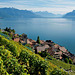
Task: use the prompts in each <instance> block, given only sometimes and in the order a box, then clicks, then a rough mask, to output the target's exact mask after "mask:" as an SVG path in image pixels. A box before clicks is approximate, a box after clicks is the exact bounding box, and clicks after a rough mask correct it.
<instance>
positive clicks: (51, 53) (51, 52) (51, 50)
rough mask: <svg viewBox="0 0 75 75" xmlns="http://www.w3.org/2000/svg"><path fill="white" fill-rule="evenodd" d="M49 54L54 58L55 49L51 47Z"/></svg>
mask: <svg viewBox="0 0 75 75" xmlns="http://www.w3.org/2000/svg"><path fill="white" fill-rule="evenodd" d="M47 53H49V54H50V55H51V56H53V55H54V53H55V52H54V51H53V49H52V48H51V47H50V48H48V49H47Z"/></svg>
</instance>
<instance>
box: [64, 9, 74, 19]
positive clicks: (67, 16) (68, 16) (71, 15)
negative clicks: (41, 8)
mask: <svg viewBox="0 0 75 75" xmlns="http://www.w3.org/2000/svg"><path fill="white" fill-rule="evenodd" d="M63 17H64V18H75V10H73V11H72V12H69V13H67V14H65V15H64V16H63Z"/></svg>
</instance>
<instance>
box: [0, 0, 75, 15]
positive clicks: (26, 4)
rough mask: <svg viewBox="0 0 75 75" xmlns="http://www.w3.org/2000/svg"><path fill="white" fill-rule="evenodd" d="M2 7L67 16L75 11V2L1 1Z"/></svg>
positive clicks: (63, 0)
mask: <svg viewBox="0 0 75 75" xmlns="http://www.w3.org/2000/svg"><path fill="white" fill-rule="evenodd" d="M0 7H14V8H18V9H28V10H33V11H48V12H52V13H56V14H65V13H67V12H69V11H72V10H74V9H75V1H74V0H0Z"/></svg>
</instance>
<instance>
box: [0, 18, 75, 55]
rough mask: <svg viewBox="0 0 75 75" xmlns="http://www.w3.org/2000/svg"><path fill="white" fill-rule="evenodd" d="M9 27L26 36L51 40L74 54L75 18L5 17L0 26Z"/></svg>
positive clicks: (0, 21)
mask: <svg viewBox="0 0 75 75" xmlns="http://www.w3.org/2000/svg"><path fill="white" fill-rule="evenodd" d="M6 27H11V28H13V29H15V31H16V33H18V34H22V33H26V34H27V35H28V38H31V39H34V40H36V39H37V36H38V35H39V36H40V39H41V40H52V41H54V42H55V43H57V44H59V45H61V46H64V47H65V48H66V49H68V50H69V51H70V52H72V53H73V54H75V20H73V19H65V18H22V19H20V18H18V19H15V18H5V19H0V28H6Z"/></svg>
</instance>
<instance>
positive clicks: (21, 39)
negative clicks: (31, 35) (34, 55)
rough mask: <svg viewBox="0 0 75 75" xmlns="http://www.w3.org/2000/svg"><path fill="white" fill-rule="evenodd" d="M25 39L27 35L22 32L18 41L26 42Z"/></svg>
mask: <svg viewBox="0 0 75 75" xmlns="http://www.w3.org/2000/svg"><path fill="white" fill-rule="evenodd" d="M27 39H28V38H27V35H26V34H24V33H23V34H22V35H21V37H20V42H25V43H23V44H27Z"/></svg>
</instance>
